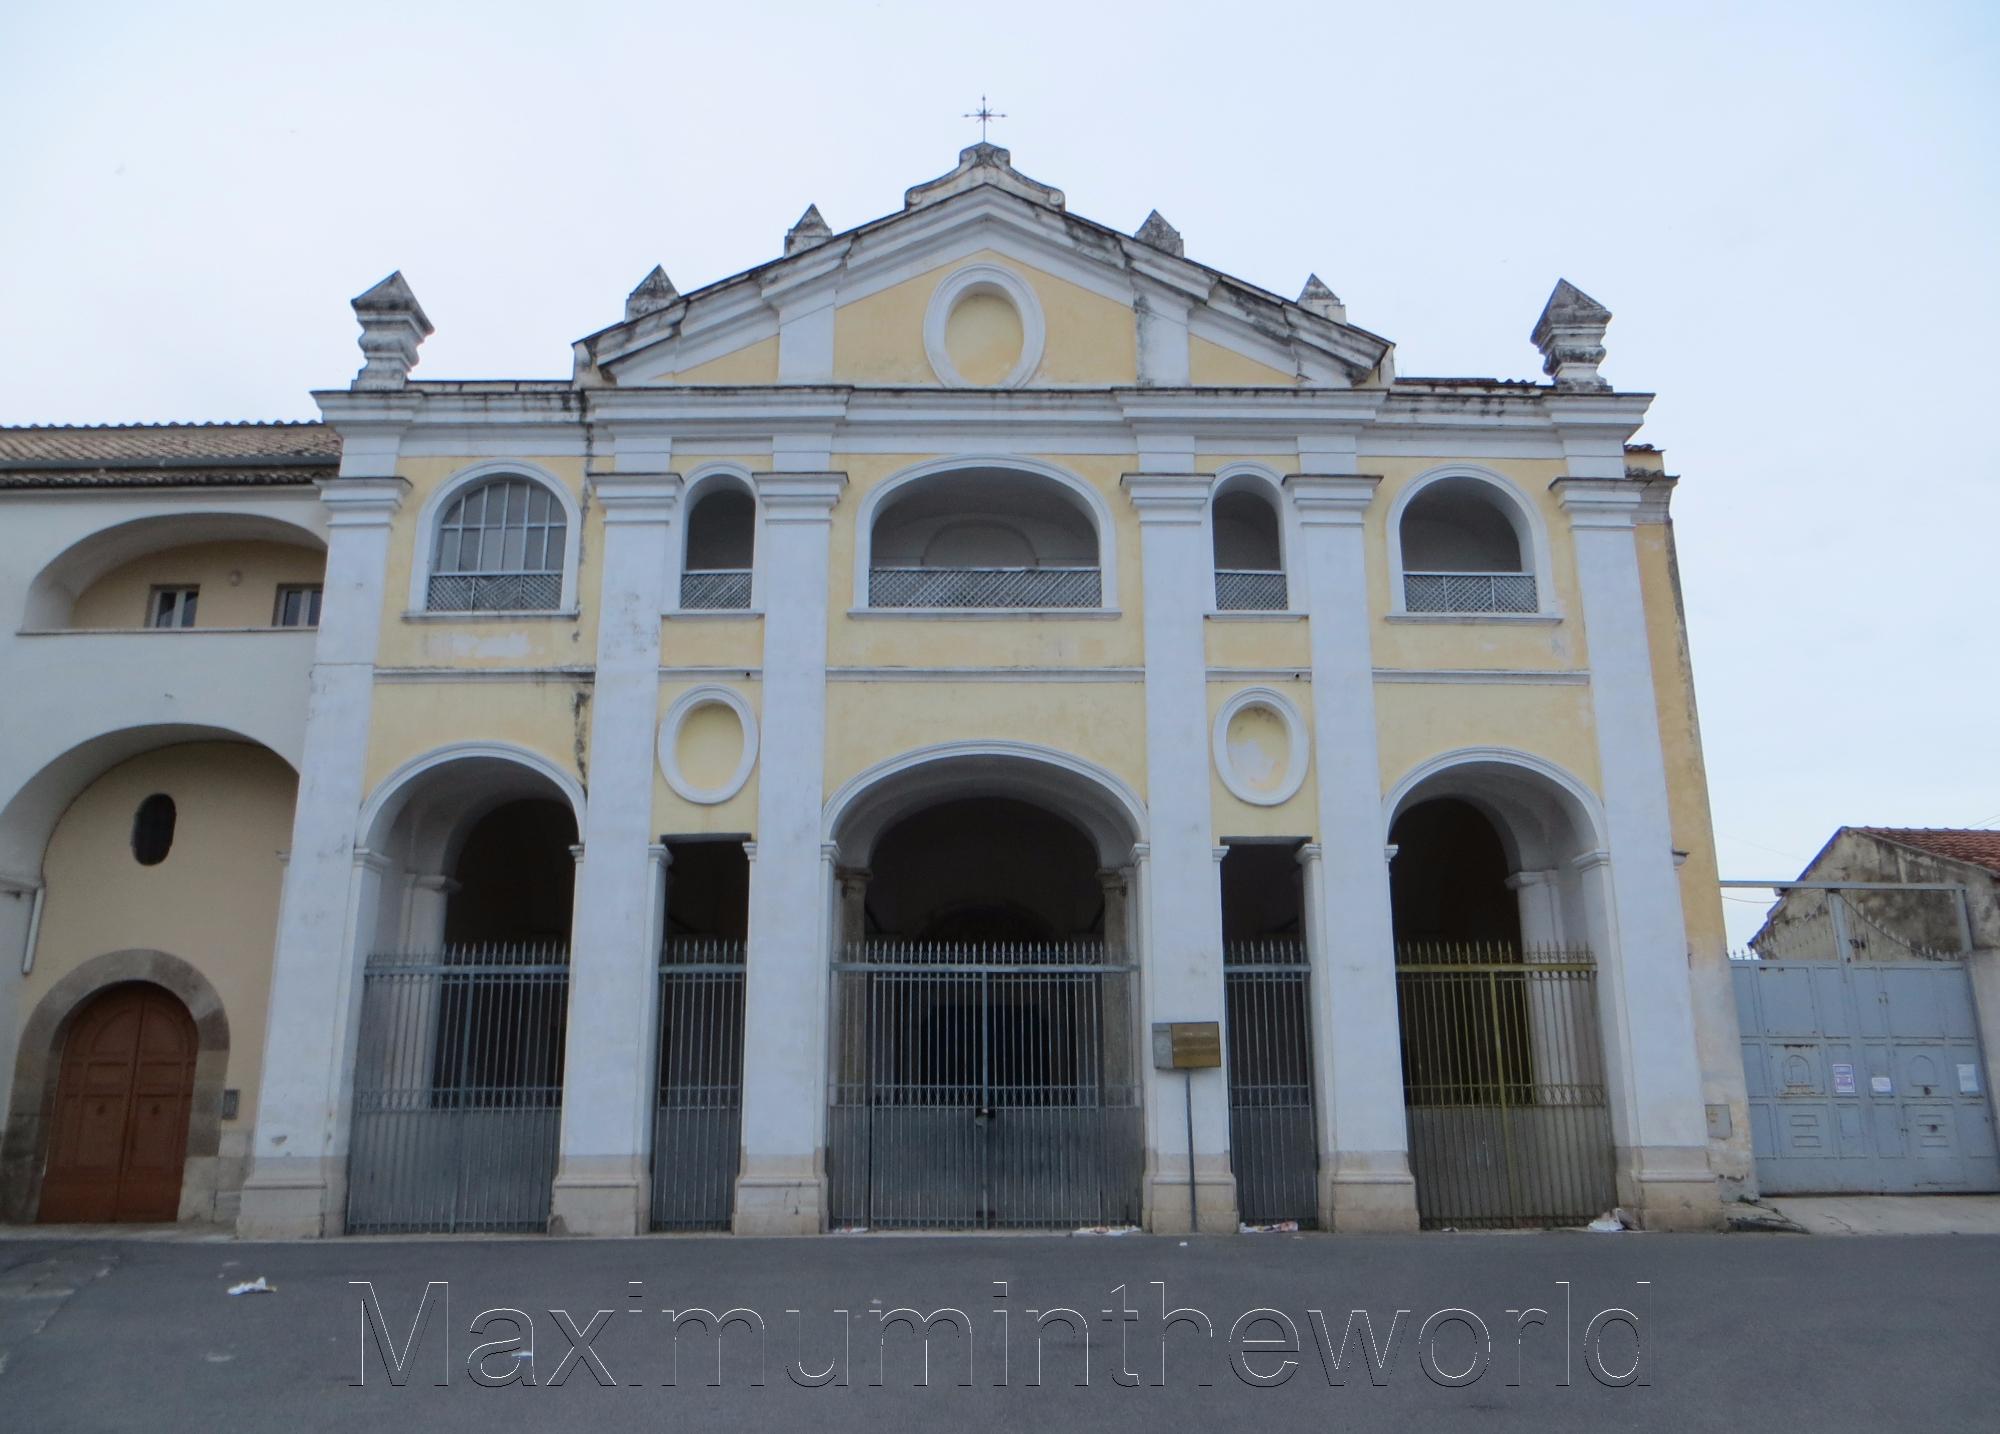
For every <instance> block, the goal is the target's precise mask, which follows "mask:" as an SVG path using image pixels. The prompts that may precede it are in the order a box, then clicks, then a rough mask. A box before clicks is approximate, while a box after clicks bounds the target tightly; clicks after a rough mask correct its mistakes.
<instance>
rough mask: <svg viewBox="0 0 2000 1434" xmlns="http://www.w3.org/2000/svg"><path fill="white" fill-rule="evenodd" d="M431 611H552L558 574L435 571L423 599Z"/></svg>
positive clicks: (559, 582)
mask: <svg viewBox="0 0 2000 1434" xmlns="http://www.w3.org/2000/svg"><path fill="white" fill-rule="evenodd" d="M425 602H426V604H427V606H428V607H429V610H430V611H432V612H552V611H554V610H555V609H556V608H557V607H558V606H560V605H561V603H562V574H561V573H437V574H434V575H433V576H432V578H431V583H430V594H429V596H428V597H427V598H426V599H425Z"/></svg>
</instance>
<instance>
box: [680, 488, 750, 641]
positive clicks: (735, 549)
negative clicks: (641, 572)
mask: <svg viewBox="0 0 2000 1434" xmlns="http://www.w3.org/2000/svg"><path fill="white" fill-rule="evenodd" d="M756 556H757V500H756V499H755V498H753V497H751V496H750V494H749V493H748V492H747V491H746V490H745V489H743V488H740V487H738V486H737V485H736V484H735V483H733V482H728V481H721V480H718V481H715V482H712V483H709V484H707V485H705V486H704V487H703V489H702V491H701V492H700V493H698V494H697V495H696V497H695V500H694V506H693V507H692V508H690V509H688V516H687V556H686V560H685V561H684V563H683V564H682V567H681V606H682V607H683V608H692V609H709V610H716V611H728V610H736V609H743V608H747V607H749V606H750V588H751V571H752V569H753V568H754V567H755V566H756Z"/></svg>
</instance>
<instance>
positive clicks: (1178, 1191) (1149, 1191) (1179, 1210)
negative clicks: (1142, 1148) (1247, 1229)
mask: <svg viewBox="0 0 2000 1434" xmlns="http://www.w3.org/2000/svg"><path fill="white" fill-rule="evenodd" d="M1182 1158H1183V1159H1185V1158H1186V1157H1185V1156H1183V1157H1182ZM1223 1163H1224V1167H1225V1168H1224V1169H1223V1170H1221V1171H1214V1170H1202V1169H1197V1170H1196V1171H1195V1177H1194V1203H1195V1210H1196V1213H1197V1214H1198V1215H1199V1217H1200V1222H1201V1225H1200V1228H1199V1229H1196V1228H1195V1227H1194V1225H1193V1224H1191V1223H1190V1222H1189V1219H1188V1182H1187V1172H1186V1171H1185V1170H1183V1171H1181V1172H1179V1173H1178V1174H1175V1173H1172V1172H1168V1171H1155V1172H1154V1173H1153V1174H1151V1175H1149V1176H1147V1177H1146V1194H1145V1208H1146V1228H1147V1229H1148V1230H1150V1231H1151V1232H1152V1233H1153V1234H1155V1235H1193V1234H1200V1235H1234V1234H1235V1233H1236V1232H1237V1231H1238V1230H1239V1229H1240V1228H1241V1227H1242V1213H1241V1207H1239V1206H1238V1205H1237V1203H1236V1177H1235V1175H1234V1174H1232V1173H1230V1171H1229V1170H1228V1169H1227V1164H1228V1162H1227V1160H1226V1159H1225V1160H1224V1162H1223Z"/></svg>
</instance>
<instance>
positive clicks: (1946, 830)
mask: <svg viewBox="0 0 2000 1434" xmlns="http://www.w3.org/2000/svg"><path fill="white" fill-rule="evenodd" d="M1848 830H1850V831H1857V832H1860V833H1861V834H1862V835H1863V836H1872V837H1879V838H1881V839H1882V840H1883V841H1892V842H1895V843H1896V844H1897V845H1898V846H1907V847H1913V848H1915V849H1916V850H1918V851H1921V852H1928V853H1929V854H1930V855H1932V856H1941V857H1944V858H1946V859H1947V860H1950V861H1963V862H1969V863H1970V864H1972V865H1973V866H1983V867H1985V868H1986V869H1987V870H1988V871H1990V872H1993V873H1994V874H1995V875H2000V831H1982V830H1980V829H1978V828H1976V827H1850V828H1849V829H1848Z"/></svg>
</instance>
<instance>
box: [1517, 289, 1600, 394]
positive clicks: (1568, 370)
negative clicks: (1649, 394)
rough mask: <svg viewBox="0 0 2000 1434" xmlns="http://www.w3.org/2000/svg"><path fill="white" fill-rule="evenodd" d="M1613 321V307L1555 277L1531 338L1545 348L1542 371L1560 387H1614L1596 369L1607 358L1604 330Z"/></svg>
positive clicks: (1542, 348) (1535, 343)
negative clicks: (1554, 282) (1599, 375)
mask: <svg viewBox="0 0 2000 1434" xmlns="http://www.w3.org/2000/svg"><path fill="white" fill-rule="evenodd" d="M1610 323H1611V310H1609V309H1607V308H1605V307H1604V305H1602V304H1600V303H1598V302H1597V300H1595V299H1593V298H1591V297H1590V295H1588V294H1586V293H1584V292H1583V290H1581V289H1579V288H1577V286H1576V285H1574V284H1572V283H1571V282H1570V281H1569V280H1567V279H1558V280H1556V287H1555V292H1554V293H1552V294H1550V295H1549V302H1548V304H1547V305H1546V306H1545V307H1544V308H1543V309H1542V316H1541V317H1540V318H1539V319H1537V320H1535V331H1534V333H1533V334H1532V335H1530V338H1531V339H1532V340H1533V342H1534V345H1535V347H1536V348H1538V349H1540V350H1541V351H1542V372H1543V373H1545V374H1547V375H1548V376H1549V377H1551V378H1553V379H1554V380H1555V381H1556V387H1557V388H1582V389H1608V388H1610V387H1611V385H1610V384H1608V383H1606V382H1605V381H1604V380H1603V379H1602V378H1600V377H1598V373H1597V366H1598V365H1599V364H1601V363H1603V362H1604V330H1605V329H1606V328H1607V327H1609V325H1610Z"/></svg>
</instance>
